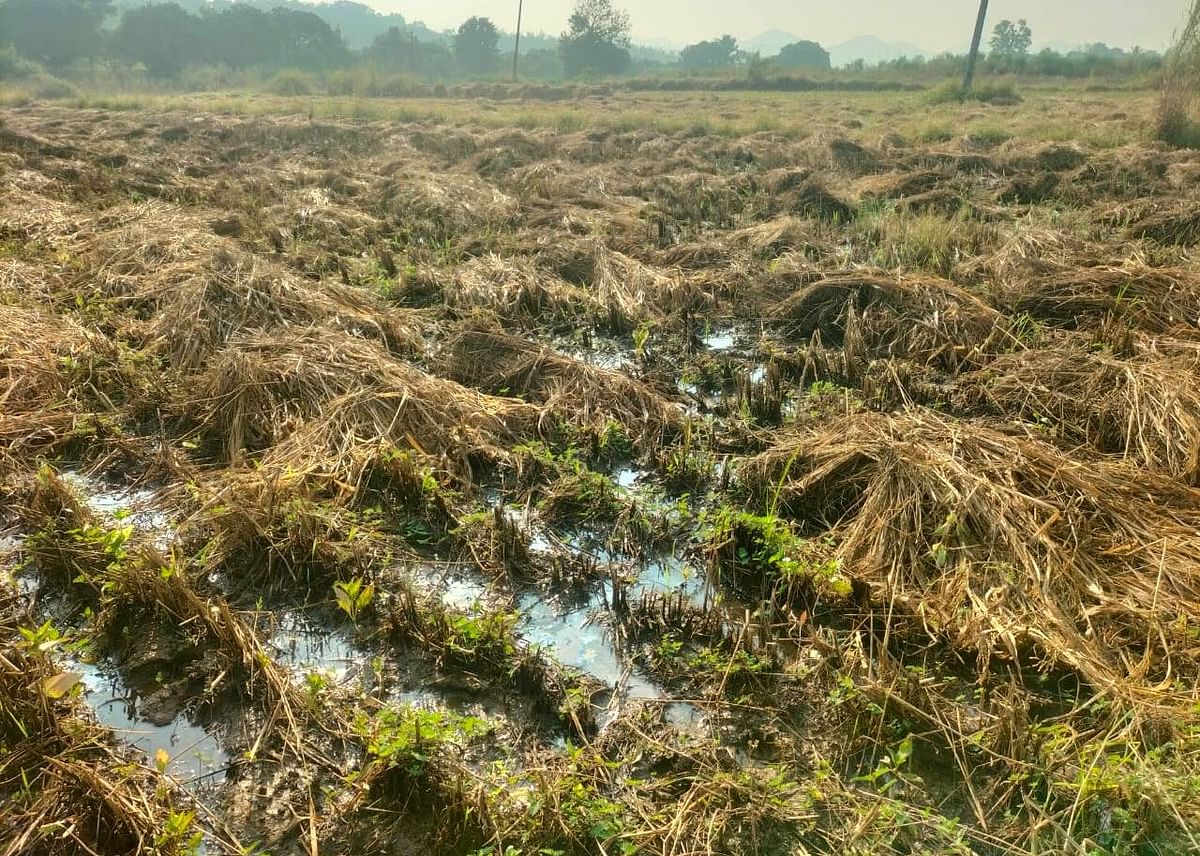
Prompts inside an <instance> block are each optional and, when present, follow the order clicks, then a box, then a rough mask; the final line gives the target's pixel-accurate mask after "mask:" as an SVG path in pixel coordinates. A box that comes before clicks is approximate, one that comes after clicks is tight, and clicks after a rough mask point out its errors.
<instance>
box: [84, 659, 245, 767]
mask: <svg viewBox="0 0 1200 856" xmlns="http://www.w3.org/2000/svg"><path fill="white" fill-rule="evenodd" d="M67 668H68V669H69V670H70V671H73V672H78V673H80V674H81V675H82V676H83V680H82V685H83V698H84V700H85V701H86V703H87V705H88V707H90V708H91V709H92V710H93V711H94V712H95V714H96V719H97V720H99V722H100V724H101V725H104V726H107V727H108V728H110V729H112V731H113V733H114V734H115V735H116V737H117V739H118V740H120V741H121V742H122V743H125V744H126V745H128V746H130V747H132V748H134V749H136V750H138V751H139V752H140V753H141V754H143V755H145V756H146V763H147V764H149V765H150V766H154V765H155V764H156V763H157V759H158V758H159V757H160V756H159V752H160V751H161V752H164V753H166V757H167V758H169V759H170V760H169V761H168V763H167V766H166V770H165V772H166V773H167V774H168V775H170V776H172V777H174V778H175V780H176V781H178V782H179V783H180V784H182V785H184V786H187V787H191V788H195V789H200V788H206V787H211V786H213V785H217V784H220V783H221V782H223V781H224V780H225V770H226V768H227V767H228V765H229V756H228V755H227V754H226V753H225V751H224V750H223V749H221V746H220V743H219V741H218V739H217V737H216V736H215V735H213V734H210V733H208V732H207V731H205V730H204V729H203V728H201V727H200V726H198V725H194V724H192V723H191V722H189V721H188V719H187V716H186V715H180V716H178V717H177V718H176V719H175V720H174V721H173V722H171V723H169V724H167V725H154V724H153V723H150V722H148V721H146V720H144V719H141V718H139V717H138V715H137V701H136V696H135V694H134V693H133V692H132V691H131V690H129V689H128V688H126V687H124V686H123V685H122V683H121V681H120V679H119V678H117V677H116V676H115V675H112V674H109V673H107V672H106V671H105V670H104V669H102V668H101V667H100V666H97V665H94V664H91V663H85V662H79V661H75V662H71V663H69V665H68V666H67Z"/></svg>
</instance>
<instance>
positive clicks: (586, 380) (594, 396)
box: [447, 326, 683, 447]
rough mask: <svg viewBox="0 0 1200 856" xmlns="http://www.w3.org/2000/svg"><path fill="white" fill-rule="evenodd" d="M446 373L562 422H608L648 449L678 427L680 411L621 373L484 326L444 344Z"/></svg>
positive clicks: (601, 425)
mask: <svg viewBox="0 0 1200 856" xmlns="http://www.w3.org/2000/svg"><path fill="white" fill-rule="evenodd" d="M447 352H448V368H449V372H448V373H449V375H450V376H451V377H455V378H457V379H459V380H461V381H462V382H463V383H466V384H469V385H471V386H475V387H479V388H482V389H490V390H500V389H503V390H508V391H509V393H510V394H518V395H521V396H523V397H525V398H527V399H529V400H531V401H534V402H537V403H538V404H539V405H540V406H541V407H542V408H543V409H544V410H545V411H546V412H548V413H553V414H555V416H556V417H557V418H559V419H560V420H562V421H563V422H564V423H567V424H571V425H574V426H577V427H589V428H594V429H597V430H599V431H601V432H602V431H603V428H604V425H605V424H606V423H607V422H608V421H610V420H612V421H616V422H618V423H620V424H621V425H622V426H623V427H624V428H625V430H626V431H628V432H629V433H630V435H631V436H634V437H637V438H639V439H640V440H641V441H643V442H644V443H646V444H648V447H654V446H656V445H658V444H660V443H661V442H662V438H663V435H664V434H665V433H667V432H668V431H670V430H671V429H677V428H678V427H679V426H680V424H681V423H682V419H683V414H682V411H681V410H680V409H679V408H678V407H676V406H674V405H672V404H671V403H670V402H668V401H667V400H666V399H664V398H663V397H662V396H661V395H659V394H658V393H656V392H654V391H653V390H652V389H650V388H649V387H647V386H646V385H645V384H643V383H641V382H639V381H638V380H636V379H634V378H631V377H630V376H629V375H628V374H626V373H625V372H619V371H611V370H609V369H602V368H598V367H596V366H591V365H588V364H587V363H584V362H581V361H580V360H577V359H574V358H572V357H568V356H565V355H563V354H561V353H558V352H556V351H554V350H553V349H551V348H548V347H546V346H544V345H537V344H534V343H532V342H529V341H526V340H524V339H519V338H517V337H515V336H510V335H508V334H506V333H504V332H501V331H500V330H497V329H490V328H488V327H487V326H483V327H477V328H475V329H471V328H468V329H465V330H463V331H461V332H459V333H458V334H457V335H456V336H454V337H453V338H452V339H451V340H450V341H449V343H448V344H447Z"/></svg>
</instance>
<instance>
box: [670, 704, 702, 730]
mask: <svg viewBox="0 0 1200 856" xmlns="http://www.w3.org/2000/svg"><path fill="white" fill-rule="evenodd" d="M663 722H665V723H666V724H667V725H669V726H671V727H672V728H674V729H675V730H677V731H685V732H698V731H701V730H703V729H704V726H705V724H706V720H705V717H704V713H703V712H702V711H701V710H700V709H699V708H698V707H696V706H695V705H694V704H689V703H687V702H686V701H675V702H671V703H670V704H668V705H667V706H666V707H664V708H663Z"/></svg>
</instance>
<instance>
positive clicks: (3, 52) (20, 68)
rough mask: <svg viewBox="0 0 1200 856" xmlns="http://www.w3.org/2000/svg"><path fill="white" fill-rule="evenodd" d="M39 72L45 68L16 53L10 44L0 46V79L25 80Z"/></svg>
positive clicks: (43, 72) (42, 71)
mask: <svg viewBox="0 0 1200 856" xmlns="http://www.w3.org/2000/svg"><path fill="white" fill-rule="evenodd" d="M40 74H45V70H44V69H43V68H42V67H41V66H40V65H38V64H37V63H36V62H33V61H32V60H28V59H25V57H23V56H21V55H20V54H19V53H17V49H16V48H14V47H13V46H12V45H6V46H4V47H0V80H27V79H29V78H31V77H36V76H38V75H40Z"/></svg>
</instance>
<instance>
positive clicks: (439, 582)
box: [413, 564, 490, 611]
mask: <svg viewBox="0 0 1200 856" xmlns="http://www.w3.org/2000/svg"><path fill="white" fill-rule="evenodd" d="M413 580H414V582H415V583H416V584H417V586H418V588H420V589H421V590H423V591H425V592H427V593H429V594H434V595H437V597H438V598H439V599H440V600H441V601H442V603H444V604H445V605H446V606H448V607H450V608H451V609H457V610H462V611H467V610H470V609H472V608H474V607H475V606H477V605H478V604H481V603H485V602H487V601H488V599H489V598H490V589H489V588H488V585H487V582H486V581H485V580H484V579H483V577H482V576H481V575H480V574H479V572H478V571H477V570H475V569H474V568H472V567H469V566H467V565H457V564H446V565H432V564H430V565H421V566H418V567H417V568H416V569H415V570H414V571H413Z"/></svg>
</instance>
